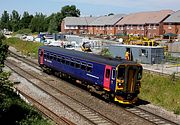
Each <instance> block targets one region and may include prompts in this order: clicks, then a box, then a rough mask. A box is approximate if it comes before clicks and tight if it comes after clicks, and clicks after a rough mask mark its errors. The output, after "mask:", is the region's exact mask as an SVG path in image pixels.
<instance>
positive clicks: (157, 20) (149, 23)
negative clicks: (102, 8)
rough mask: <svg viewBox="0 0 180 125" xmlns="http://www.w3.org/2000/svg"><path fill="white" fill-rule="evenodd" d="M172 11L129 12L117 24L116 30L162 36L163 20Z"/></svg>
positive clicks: (148, 35) (118, 31)
mask: <svg viewBox="0 0 180 125" xmlns="http://www.w3.org/2000/svg"><path fill="white" fill-rule="evenodd" d="M171 13H173V11H172V10H161V11H149V12H139V13H133V14H129V15H127V16H124V17H123V19H122V20H120V21H119V22H118V23H117V24H116V32H117V33H126V34H132V35H141V36H147V37H149V38H151V37H154V36H160V35H162V34H163V21H164V20H165V19H166V18H167V17H169V15H170V14H171Z"/></svg>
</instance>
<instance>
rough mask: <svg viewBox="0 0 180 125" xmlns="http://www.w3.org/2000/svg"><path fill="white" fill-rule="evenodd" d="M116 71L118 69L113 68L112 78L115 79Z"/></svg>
mask: <svg viewBox="0 0 180 125" xmlns="http://www.w3.org/2000/svg"><path fill="white" fill-rule="evenodd" d="M115 73H116V70H115V69H113V70H112V79H115V75H116V74H115Z"/></svg>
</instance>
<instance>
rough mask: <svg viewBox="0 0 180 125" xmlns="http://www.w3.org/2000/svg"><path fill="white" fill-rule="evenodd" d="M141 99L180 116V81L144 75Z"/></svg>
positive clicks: (170, 77)
mask: <svg viewBox="0 0 180 125" xmlns="http://www.w3.org/2000/svg"><path fill="white" fill-rule="evenodd" d="M143 75H144V76H143V79H142V89H141V93H140V98H141V99H143V100H147V101H149V102H151V103H153V104H155V105H158V106H161V107H164V108H165V109H168V110H170V111H173V112H174V113H175V114H180V79H174V78H173V77H172V76H169V77H167V76H160V75H156V74H151V73H144V74H143Z"/></svg>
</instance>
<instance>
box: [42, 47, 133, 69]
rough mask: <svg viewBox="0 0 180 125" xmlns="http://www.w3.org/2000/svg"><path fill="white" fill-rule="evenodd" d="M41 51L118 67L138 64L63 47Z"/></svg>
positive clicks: (45, 48)
mask: <svg viewBox="0 0 180 125" xmlns="http://www.w3.org/2000/svg"><path fill="white" fill-rule="evenodd" d="M39 49H44V50H45V51H46V50H47V51H50V52H54V53H59V54H62V55H68V56H71V57H74V58H79V59H85V60H89V61H92V62H98V63H103V64H107V65H110V66H118V65H119V64H136V62H134V61H128V60H125V59H116V58H109V57H104V56H101V55H96V54H92V53H85V52H80V51H76V50H69V49H64V48H61V47H54V46H41V47H39Z"/></svg>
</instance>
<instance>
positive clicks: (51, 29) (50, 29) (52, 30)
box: [48, 15, 58, 33]
mask: <svg viewBox="0 0 180 125" xmlns="http://www.w3.org/2000/svg"><path fill="white" fill-rule="evenodd" d="M57 31H58V22H57V20H56V15H54V16H53V17H52V19H51V20H50V22H49V27H48V32H49V33H55V32H57Z"/></svg>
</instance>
